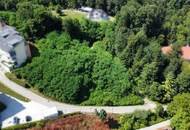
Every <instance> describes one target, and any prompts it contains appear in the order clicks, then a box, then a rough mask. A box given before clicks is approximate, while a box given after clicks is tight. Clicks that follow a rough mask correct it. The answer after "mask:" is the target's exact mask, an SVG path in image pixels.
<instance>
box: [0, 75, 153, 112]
mask: <svg viewBox="0 0 190 130" xmlns="http://www.w3.org/2000/svg"><path fill="white" fill-rule="evenodd" d="M0 81H1V82H2V83H3V84H5V85H6V86H7V87H9V88H10V89H12V90H14V91H16V92H17V93H19V94H20V95H23V96H24V97H27V98H28V99H30V100H32V101H36V102H38V103H40V104H43V105H45V106H49V107H53V106H55V107H57V109H58V110H61V111H63V113H73V112H82V113H91V112H94V110H95V109H98V110H100V109H104V110H105V111H106V112H108V113H117V114H124V113H132V112H134V111H137V110H153V109H154V108H156V104H155V103H153V102H151V101H148V100H146V101H145V104H144V105H136V106H117V107H106V106H103V107H99V106H75V105H69V104H65V103H60V102H56V101H51V100H48V99H46V98H44V97H41V96H39V95H37V94H35V93H33V92H32V91H30V90H28V89H26V88H24V87H22V86H20V85H18V84H16V83H14V82H13V81H10V80H9V79H8V78H7V77H6V76H5V75H4V73H3V72H1V71H0Z"/></svg>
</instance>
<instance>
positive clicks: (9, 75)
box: [5, 73, 32, 88]
mask: <svg viewBox="0 0 190 130" xmlns="http://www.w3.org/2000/svg"><path fill="white" fill-rule="evenodd" d="M5 75H6V76H7V78H8V79H10V80H11V81H13V82H15V83H16V84H18V85H20V86H23V87H25V88H32V86H31V85H30V84H29V83H28V82H26V80H24V79H18V78H17V77H16V75H15V74H13V73H6V74H5Z"/></svg>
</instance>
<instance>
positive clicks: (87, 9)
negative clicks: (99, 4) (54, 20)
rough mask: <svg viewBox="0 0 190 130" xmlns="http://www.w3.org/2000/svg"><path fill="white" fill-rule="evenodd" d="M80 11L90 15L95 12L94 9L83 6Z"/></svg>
mask: <svg viewBox="0 0 190 130" xmlns="http://www.w3.org/2000/svg"><path fill="white" fill-rule="evenodd" d="M79 10H80V11H82V12H87V13H90V12H91V11H92V10H93V8H90V7H84V6H82V7H81V8H79Z"/></svg>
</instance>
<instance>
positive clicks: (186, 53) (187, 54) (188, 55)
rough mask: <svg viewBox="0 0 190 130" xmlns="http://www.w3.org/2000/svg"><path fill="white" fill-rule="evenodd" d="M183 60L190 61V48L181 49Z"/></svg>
mask: <svg viewBox="0 0 190 130" xmlns="http://www.w3.org/2000/svg"><path fill="white" fill-rule="evenodd" d="M181 52H182V58H183V59H185V60H190V46H184V47H182V48H181Z"/></svg>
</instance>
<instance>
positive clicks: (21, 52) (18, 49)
mask: <svg viewBox="0 0 190 130" xmlns="http://www.w3.org/2000/svg"><path fill="white" fill-rule="evenodd" d="M14 50H15V53H16V60H17V66H18V67H19V66H21V65H22V64H23V63H24V62H25V61H26V59H27V53H26V48H25V43H24V41H22V42H20V43H19V44H17V45H16V46H15V47H14Z"/></svg>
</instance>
